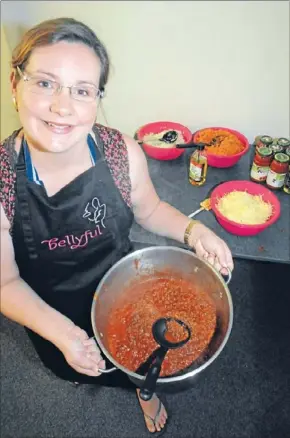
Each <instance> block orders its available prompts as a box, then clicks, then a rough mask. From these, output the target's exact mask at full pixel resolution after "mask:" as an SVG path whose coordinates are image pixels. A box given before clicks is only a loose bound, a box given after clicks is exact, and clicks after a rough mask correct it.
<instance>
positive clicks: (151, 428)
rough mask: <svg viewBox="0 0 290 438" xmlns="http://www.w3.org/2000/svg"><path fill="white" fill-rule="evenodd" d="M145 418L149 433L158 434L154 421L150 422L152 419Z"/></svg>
mask: <svg viewBox="0 0 290 438" xmlns="http://www.w3.org/2000/svg"><path fill="white" fill-rule="evenodd" d="M144 417H145V423H146V426H147V429H148V430H149V432H151V433H154V432H156V429H155V426H154V423H153V421H152V420H150V418H147V417H146V416H145V415H144Z"/></svg>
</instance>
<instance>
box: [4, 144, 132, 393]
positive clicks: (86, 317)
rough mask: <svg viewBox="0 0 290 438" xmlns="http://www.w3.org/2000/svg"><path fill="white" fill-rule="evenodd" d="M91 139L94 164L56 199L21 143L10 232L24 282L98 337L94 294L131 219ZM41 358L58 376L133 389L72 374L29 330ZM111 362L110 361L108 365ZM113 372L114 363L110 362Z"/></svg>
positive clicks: (125, 240)
mask: <svg viewBox="0 0 290 438" xmlns="http://www.w3.org/2000/svg"><path fill="white" fill-rule="evenodd" d="M97 144H98V146H99V148H98V147H97V146H96V144H95V142H94V141H93V139H92V137H91V136H88V145H89V146H90V148H91V152H92V150H93V152H94V155H95V165H94V166H93V167H91V168H90V169H88V170H87V171H85V172H84V173H82V174H81V175H79V176H78V177H76V178H75V179H74V180H73V181H72V182H70V183H69V184H68V185H66V186H65V187H63V188H62V189H61V190H59V192H57V193H56V194H55V195H53V196H50V197H49V196H48V195H47V193H46V190H45V188H44V186H43V185H42V184H37V183H36V182H34V181H31V180H29V178H28V177H27V169H28V164H29V165H30V164H31V163H27V160H28V159H30V154H29V157H27V154H26V153H25V151H27V150H28V149H27V144H26V142H25V140H23V141H22V144H21V149H20V153H19V157H18V162H17V166H16V176H17V179H16V204H15V217H14V224H13V229H12V236H13V245H14V251H15V260H16V263H17V265H18V268H19V271H20V276H21V278H22V279H23V280H24V281H25V282H27V283H28V284H29V286H30V287H31V288H32V289H33V290H34V291H35V292H36V293H37V294H38V295H39V296H40V297H41V298H42V299H43V300H44V301H45V302H46V303H47V304H49V305H50V306H51V307H53V308H55V309H56V310H58V311H59V312H61V313H62V314H64V315H66V316H67V317H68V318H70V319H71V320H72V321H73V322H74V323H75V324H76V325H77V326H79V327H81V328H82V329H84V330H85V331H86V332H87V334H88V336H89V337H92V336H93V330H92V326H91V320H90V312H91V305H92V300H93V294H94V291H95V289H96V287H97V285H98V283H99V281H100V280H101V278H102V277H103V276H104V274H105V273H106V272H107V271H108V269H109V268H110V267H111V266H112V265H113V264H114V263H116V262H117V261H118V260H120V258H122V257H123V256H124V255H126V254H127V253H128V252H129V251H130V249H131V244H130V240H129V231H130V228H131V225H132V221H133V213H132V211H131V210H130V208H129V207H128V206H127V205H126V203H125V202H124V200H123V198H122V196H121V194H120V192H119V190H118V188H117V187H116V185H115V183H114V181H113V178H112V175H111V173H110V170H109V168H108V165H107V163H106V161H105V159H104V157H103V152H101V151H103V144H102V142H101V139H100V138H99V137H98V138H97ZM26 330H27V333H28V335H29V337H30V339H31V341H32V343H33V345H34V347H35V349H36V351H37V353H38V355H39V356H40V359H41V360H42V362H43V363H44V365H45V366H46V367H48V368H49V369H50V370H51V371H52V372H53V373H54V374H55V375H57V376H58V377H60V378H62V379H65V380H69V381H78V382H82V383H95V384H103V385H108V386H126V387H127V386H131V384H130V383H129V379H128V378H127V376H126V375H125V374H123V373H121V372H120V371H117V372H113V373H112V374H103V375H102V376H100V377H89V376H85V375H83V374H80V373H77V372H76V371H74V370H73V368H71V367H70V366H69V365H68V364H67V362H66V360H65V358H64V356H63V354H62V353H61V352H60V351H59V350H58V349H57V348H56V347H55V346H54V345H53V344H52V343H51V342H49V341H47V340H45V339H44V338H42V337H41V336H39V335H37V334H36V333H34V332H32V331H31V330H29V329H26ZM105 359H106V358H105ZM106 363H107V367H108V368H109V367H110V366H111V364H110V363H109V361H108V360H107V359H106Z"/></svg>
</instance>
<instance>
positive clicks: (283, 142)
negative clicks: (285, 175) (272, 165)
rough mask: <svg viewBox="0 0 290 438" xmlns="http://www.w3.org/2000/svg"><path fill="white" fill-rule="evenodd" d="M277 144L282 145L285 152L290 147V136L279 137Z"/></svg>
mask: <svg viewBox="0 0 290 438" xmlns="http://www.w3.org/2000/svg"><path fill="white" fill-rule="evenodd" d="M277 145H279V146H281V147H282V149H283V152H285V151H286V149H287V148H289V147H290V140H288V138H284V137H282V138H278V140H277Z"/></svg>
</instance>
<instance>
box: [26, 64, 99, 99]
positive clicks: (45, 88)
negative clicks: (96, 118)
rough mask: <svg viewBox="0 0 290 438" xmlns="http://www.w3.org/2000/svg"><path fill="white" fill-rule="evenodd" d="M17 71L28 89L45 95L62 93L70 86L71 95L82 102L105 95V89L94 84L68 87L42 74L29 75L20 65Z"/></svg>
mask: <svg viewBox="0 0 290 438" xmlns="http://www.w3.org/2000/svg"><path fill="white" fill-rule="evenodd" d="M17 71H18V73H19V75H20V77H21V78H22V79H23V80H24V81H25V82H27V85H28V90H29V91H30V92H31V93H35V94H41V95H43V96H53V95H54V94H56V93H60V92H61V90H62V89H63V88H68V89H69V90H70V95H71V97H72V98H73V99H75V100H79V101H81V102H93V101H94V100H96V99H97V98H98V97H103V95H104V91H102V90H98V89H97V88H96V87H94V85H92V84H86V83H83V84H80V85H72V86H70V87H68V86H66V85H61V84H60V83H59V82H57V81H54V80H52V79H47V78H44V77H43V76H40V75H31V76H30V75H27V74H26V73H23V72H22V71H21V70H20V68H19V67H18V66H17Z"/></svg>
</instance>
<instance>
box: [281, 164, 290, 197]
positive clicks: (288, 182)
mask: <svg viewBox="0 0 290 438" xmlns="http://www.w3.org/2000/svg"><path fill="white" fill-rule="evenodd" d="M283 190H284V192H285V193H287V195H290V166H289V169H288V174H287V175H286V177H285V182H284V187H283Z"/></svg>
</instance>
